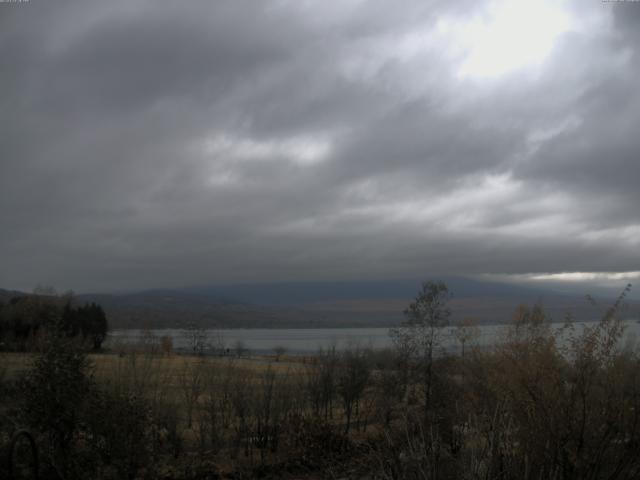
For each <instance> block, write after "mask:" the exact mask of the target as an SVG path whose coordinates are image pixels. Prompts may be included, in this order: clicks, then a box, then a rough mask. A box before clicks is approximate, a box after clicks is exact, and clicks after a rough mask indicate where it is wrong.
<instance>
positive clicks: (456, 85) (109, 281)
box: [0, 0, 640, 290]
mask: <svg viewBox="0 0 640 480" xmlns="http://www.w3.org/2000/svg"><path fill="white" fill-rule="evenodd" d="M592 3H593V4H587V3H585V2H577V1H576V2H573V3H571V2H569V3H566V4H563V7H562V8H563V9H564V11H565V12H566V15H567V16H568V18H570V20H571V22H570V25H569V26H568V27H566V28H565V29H564V30H563V31H562V32H560V33H559V34H558V35H557V37H556V38H555V39H554V43H553V48H552V49H550V51H549V52H547V53H548V54H547V55H546V56H545V57H544V59H543V61H541V63H540V62H539V63H538V64H535V65H525V66H522V67H521V68H514V69H512V70H509V71H506V72H505V73H503V74H502V75H496V76H493V77H489V78H487V77H482V76H478V77H474V76H473V75H462V74H461V73H460V72H461V65H464V62H465V59H468V58H469V55H471V54H470V53H469V48H472V47H470V46H469V45H467V44H465V43H464V42H463V41H460V42H458V40H459V39H460V38H462V39H464V35H463V33H464V31H467V30H468V28H467V27H465V25H467V24H469V25H471V24H472V23H473V22H474V21H475V22H477V21H479V20H478V19H480V20H482V19H487V18H489V19H490V15H491V12H494V10H492V8H493V7H492V5H490V4H486V5H485V4H482V3H478V2H466V4H465V3H464V2H424V1H415V2H412V1H410V2H403V4H402V8H401V9H399V8H398V4H397V3H394V2H383V1H377V0H376V1H372V2H362V1H359V0H349V1H346V2H337V3H334V2H315V1H287V0H273V1H269V2H255V1H249V0H246V1H240V0H233V1H231V0H229V1H217V2H208V1H207V2H204V1H202V2H200V1H189V2H163V1H144V0H138V1H133V2H132V1H126V2H125V1H109V2H103V1H101V2H89V1H86V2H71V1H56V2H52V1H48V2H45V1H42V0H41V1H38V0H31V2H29V3H26V4H0V112H2V113H1V114H0V219H1V222H2V229H1V230H0V232H1V233H0V252H1V255H2V268H0V285H3V286H6V287H15V288H29V287H32V286H34V285H35V284H37V283H39V282H43V283H49V284H54V285H58V286H61V287H73V288H76V289H79V290H90V289H121V288H139V287H151V286H177V285H188V284H203V283H227V282H235V281H271V280H296V279H349V278H372V277H375V278H385V277H408V276H425V275H427V274H436V273H447V274H461V273H468V274H483V273H500V274H503V273H505V274H527V273H536V272H551V273H553V272H565V271H571V272H576V271H577V272H583V271H587V272H589V271H593V272H602V271H604V272H625V271H640V257H639V256H638V247H639V246H640V218H639V214H638V205H640V189H638V180H639V179H640V162H639V161H638V160H639V158H638V154H639V152H640V135H638V133H637V131H638V125H639V124H640V93H639V91H638V88H637V85H638V80H637V79H638V73H639V72H640V61H639V58H638V48H639V47H640V36H639V34H638V30H637V25H638V21H639V20H640V18H639V17H640V4H633V3H629V4H620V3H609V4H608V3H601V2H592ZM452 4H454V5H452ZM516 21H517V19H514V22H516ZM531 21H534V22H535V21H536V19H531ZM537 21H539V22H540V25H537V26H536V28H538V29H541V30H544V29H545V28H547V27H546V24H545V22H543V21H541V19H537ZM443 25H454V27H455V26H456V25H457V26H459V28H458V27H455V28H453V30H447V29H446V28H444V29H443ZM519 27H520V26H519V25H515V26H514V28H515V31H518V28H519ZM456 28H458V30H459V31H458V30H456ZM465 28H467V30H465ZM469 28H470V27H469ZM452 32H453V33H452ZM456 32H457V33H456ZM460 32H462V33H460ZM533 41H535V39H533Z"/></svg>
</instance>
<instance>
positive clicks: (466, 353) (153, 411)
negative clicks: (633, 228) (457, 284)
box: [0, 283, 640, 480]
mask: <svg viewBox="0 0 640 480" xmlns="http://www.w3.org/2000/svg"><path fill="white" fill-rule="evenodd" d="M627 291H628V289H627V290H625V292H624V293H623V294H622V295H621V296H620V298H619V299H618V301H617V302H616V303H615V304H614V305H613V306H612V307H611V308H608V309H607V310H606V311H605V312H603V314H602V318H601V321H600V322H599V323H597V324H595V325H593V326H587V327H584V329H583V328H581V327H575V326H574V325H573V323H572V322H571V321H570V319H568V321H567V323H566V324H565V325H564V326H563V327H562V328H561V329H560V330H558V329H557V328H554V327H553V326H552V325H551V324H550V319H549V318H548V317H547V315H546V314H545V312H544V310H543V309H542V308H541V307H539V306H533V307H526V306H523V307H520V308H518V309H517V311H516V312H515V313H514V316H513V320H512V323H511V324H510V325H509V326H508V327H505V330H504V336H503V338H501V339H500V340H499V341H498V342H497V343H496V345H495V346H494V347H493V348H490V349H486V348H483V349H480V348H477V347H476V346H475V342H474V338H476V337H477V334H478V332H477V329H476V328H475V327H474V325H473V322H462V323H460V324H459V325H457V328H456V329H455V330H456V333H455V335H456V338H457V339H458V341H459V342H460V344H461V346H464V348H463V349H461V354H460V355H446V353H445V352H444V350H443V349H442V345H443V343H444V342H443V336H444V334H445V329H444V327H445V326H447V325H448V324H449V318H450V315H451V311H450V309H449V305H450V304H449V298H450V294H449V291H448V289H447V287H446V286H445V285H444V284H440V283H425V284H424V285H423V286H422V289H421V290H420V292H419V293H418V295H417V296H416V298H415V300H414V302H412V303H411V304H410V305H409V307H408V308H407V310H406V311H405V318H406V320H405V322H404V323H403V324H402V325H400V326H399V327H397V328H395V329H392V330H391V332H390V334H391V337H392V339H393V341H394V348H393V349H391V350H388V351H371V350H368V349H363V348H359V347H356V346H354V347H352V348H350V349H348V350H346V351H341V352H339V351H336V350H335V349H329V350H324V351H319V352H318V353H317V355H315V356H314V357H311V358H308V359H305V361H304V362H302V361H301V360H300V359H297V360H296V359H294V358H287V357H286V356H285V357H283V356H282V354H280V355H278V357H277V359H274V360H273V361H272V362H271V363H268V362H265V360H264V359H260V360H259V361H250V360H248V359H246V358H212V357H205V356H199V355H192V356H176V355H173V354H171V353H170V351H168V350H167V349H164V348H160V346H161V343H159V342H157V341H156V339H153V338H149V339H148V341H146V343H145V344H144V345H139V346H138V350H136V351H134V350H130V349H128V347H126V346H122V347H121V349H120V350H118V351H117V353H118V355H99V356H93V357H92V356H90V355H88V354H87V351H86V349H82V348H80V347H79V345H80V342H77V341H74V340H73V339H72V338H70V337H69V335H68V332H67V331H66V330H65V329H58V330H55V329H49V330H48V335H46V336H45V338H44V339H43V341H42V343H41V346H40V349H39V351H38V353H37V355H35V357H34V360H33V362H32V364H31V365H30V368H28V369H27V370H26V371H23V372H21V373H20V374H19V375H17V376H15V377H14V378H13V379H11V378H10V377H9V375H8V374H7V373H6V372H5V374H4V377H3V376H2V370H1V369H0V389H1V392H2V394H3V395H4V398H5V401H4V402H3V403H2V404H0V419H2V418H3V414H4V416H5V417H11V418H13V419H16V420H15V422H14V425H13V426H11V425H7V424H2V423H1V422H0V447H1V446H2V444H3V442H4V443H6V439H7V438H9V437H10V434H11V432H12V429H14V430H15V429H17V428H20V427H28V428H30V429H31V431H33V432H34V433H35V435H36V438H37V443H38V445H39V446H40V449H41V451H42V452H45V453H44V454H43V456H42V462H41V465H40V470H41V474H42V476H43V478H65V479H76V478H77V479H80V478H96V479H104V480H106V479H114V480H115V479H123V478H131V479H133V478H141V479H142V478H144V479H153V478H164V479H205V478H209V479H214V478H274V479H275V478H299V479H300V478H302V479H304V478H349V479H350V478H354V479H361V478H376V479H385V480H386V479H397V480H400V479H415V480H418V479H424V480H426V479H430V480H437V479H442V480H446V479H464V480H467V479H468V480H492V479H509V480H511V479H512V480H516V479H518V480H520V479H524V480H534V479H554V480H560V479H562V480H579V479H580V480H582V479H593V480H596V479H611V480H613V479H634V478H638V476H639V475H640V355H639V353H638V350H637V349H636V347H635V345H634V344H632V343H627V344H624V343H623V342H622V341H621V340H622V336H623V332H624V325H623V323H622V322H621V321H620V320H619V318H618V312H619V310H620V309H621V308H622V304H623V301H624V297H625V295H626V292H627ZM114 348H115V347H114ZM5 355H9V354H5ZM13 355H15V354H13ZM98 361H100V362H102V363H98ZM0 468H1V467H0Z"/></svg>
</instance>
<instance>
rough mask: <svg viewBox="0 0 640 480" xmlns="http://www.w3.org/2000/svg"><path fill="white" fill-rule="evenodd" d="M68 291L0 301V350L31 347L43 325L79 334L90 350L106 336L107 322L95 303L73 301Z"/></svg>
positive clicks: (74, 335) (42, 332)
mask: <svg viewBox="0 0 640 480" xmlns="http://www.w3.org/2000/svg"><path fill="white" fill-rule="evenodd" d="M74 303H75V302H74V299H73V296H72V295H71V294H68V295H62V296H58V295H55V294H51V293H49V294H33V295H22V296H15V297H12V298H10V299H9V300H8V302H7V303H6V304H5V303H2V302H0V350H16V351H26V350H33V349H34V348H35V344H36V343H37V341H38V339H39V338H40V337H41V336H42V335H43V334H44V332H45V331H46V330H47V329H52V328H53V329H58V330H60V331H62V332H64V334H65V335H66V336H67V337H69V338H81V339H82V340H83V341H85V342H86V343H88V344H89V345H90V346H91V348H93V349H94V350H99V349H100V347H101V345H102V343H103V342H104V340H105V339H106V336H107V330H108V322H107V317H106V315H105V312H104V310H103V309H102V307H101V306H100V305H97V304H96V303H93V302H92V303H87V304H84V305H74Z"/></svg>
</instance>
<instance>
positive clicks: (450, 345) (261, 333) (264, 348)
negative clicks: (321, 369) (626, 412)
mask: <svg viewBox="0 0 640 480" xmlns="http://www.w3.org/2000/svg"><path fill="white" fill-rule="evenodd" d="M587 324H591V325H593V324H594V323H579V322H576V324H575V325H576V329H579V328H581V327H582V326H583V325H587ZM625 325H626V329H625V336H624V339H623V343H624V344H630V343H635V342H636V339H637V338H640V337H639V335H640V323H638V321H636V320H627V321H626V322H625ZM560 327H562V324H553V328H556V329H558V328H560ZM478 329H479V336H478V337H477V338H476V339H475V340H473V341H472V342H469V343H468V345H478V346H481V347H487V346H491V345H494V344H496V343H497V342H499V341H500V338H501V337H502V336H503V335H504V332H505V326H504V325H482V326H479V327H478ZM205 332H206V335H205V336H206V339H205V342H206V343H207V344H208V345H209V346H210V348H211V349H213V348H214V347H215V346H219V345H221V344H223V345H224V347H225V348H228V349H230V350H235V349H236V346H237V345H238V344H241V345H242V346H243V348H244V349H246V350H247V351H249V352H251V353H256V354H269V353H273V352H274V350H275V349H276V348H278V347H283V348H285V349H286V351H287V353H290V354H310V353H314V352H316V351H317V350H318V349H319V348H323V349H327V348H331V347H333V346H335V347H336V349H337V350H343V349H345V348H348V347H355V346H358V347H361V348H373V349H381V348H385V347H390V346H392V343H391V339H390V337H389V329H388V328H283V329H266V328H249V329H220V330H205ZM452 332H453V329H452V328H451V327H449V328H446V329H444V332H443V342H442V343H443V346H444V348H446V349H447V350H449V351H456V350H458V349H459V348H460V346H459V343H458V342H457V341H456V340H455V338H454V337H453V335H452ZM162 336H168V337H170V338H171V339H172V342H173V347H174V348H175V349H176V350H186V349H188V348H189V345H190V340H189V334H188V333H187V332H185V330H181V329H157V330H113V331H112V332H110V333H109V339H108V344H111V345H114V344H116V343H136V342H140V341H142V340H144V339H145V338H146V339H149V338H151V339H153V338H155V339H158V338H160V337H162Z"/></svg>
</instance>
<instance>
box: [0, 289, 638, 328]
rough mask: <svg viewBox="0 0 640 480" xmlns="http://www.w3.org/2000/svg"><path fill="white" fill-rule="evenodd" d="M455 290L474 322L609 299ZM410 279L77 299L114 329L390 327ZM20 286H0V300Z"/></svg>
mask: <svg viewBox="0 0 640 480" xmlns="http://www.w3.org/2000/svg"><path fill="white" fill-rule="evenodd" d="M442 281H444V283H446V284H447V286H448V287H449V290H450V291H451V293H452V300H451V309H452V312H453V315H452V321H457V320H460V319H462V318H467V317H471V318H474V319H475V320H476V321H477V322H478V323H504V322H506V321H508V320H509V319H510V318H511V316H512V315H513V311H514V310H515V308H516V307H517V305H519V304H523V303H524V304H529V305H531V304H534V303H540V304H542V305H543V307H544V308H545V310H546V311H547V313H548V314H549V315H550V316H551V317H552V318H553V319H554V320H555V321H560V320H562V319H563V318H564V317H565V316H566V314H567V313H568V312H571V313H572V314H573V316H574V317H575V318H576V319H579V320H595V319H597V318H599V316H600V315H601V314H602V311H603V310H604V308H605V307H607V306H608V305H609V304H610V303H611V302H612V301H613V299H605V300H602V301H601V304H602V309H600V310H598V309H595V308H594V307H593V306H591V305H590V304H589V303H588V302H587V301H586V298H585V296H581V295H571V294H565V293H558V292H555V291H553V290H549V289H543V288H530V287H526V286H521V285H513V284H505V283H498V282H489V281H484V280H477V279H470V278H463V277H444V278H442ZM420 284H421V282H420V281H419V280H414V279H408V280H407V279H404V280H393V281H361V282H357V281H353V282H297V283H294V282H287V283H272V284H239V285H227V286H214V287H190V288H181V289H153V290H143V291H139V292H130V293H121V294H104V293H96V294H80V295H77V296H76V300H77V301H78V302H80V303H85V302H96V303H98V304H100V305H102V306H103V308H104V309H105V311H106V313H107V316H108V318H109V322H110V325H111V326H112V328H180V327H183V326H186V325H187V324H197V325H201V326H204V327H209V328H215V327H217V328H311V327H318V328H319V327H388V326H393V325H397V324H399V323H400V322H401V321H402V320H403V318H404V317H403V311H404V309H405V308H406V307H407V306H408V305H409V303H410V302H411V300H412V299H413V298H414V297H415V295H416V294H417V293H418V290H419V289H420ZM16 295H25V293H22V292H11V291H7V290H0V301H5V302H6V301H8V299H9V298H11V297H12V296H16ZM628 304H629V312H628V315H627V316H633V317H638V311H639V310H640V308H639V307H640V302H637V301H635V302H631V301H630V302H628Z"/></svg>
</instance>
